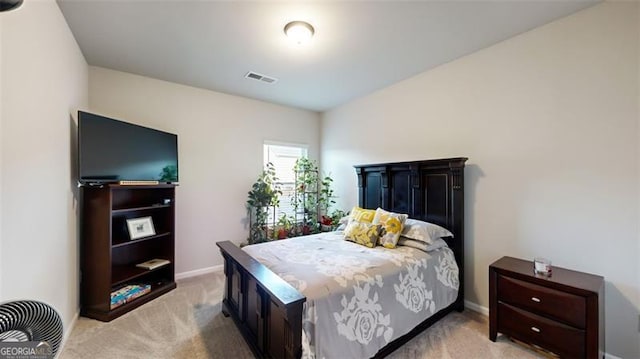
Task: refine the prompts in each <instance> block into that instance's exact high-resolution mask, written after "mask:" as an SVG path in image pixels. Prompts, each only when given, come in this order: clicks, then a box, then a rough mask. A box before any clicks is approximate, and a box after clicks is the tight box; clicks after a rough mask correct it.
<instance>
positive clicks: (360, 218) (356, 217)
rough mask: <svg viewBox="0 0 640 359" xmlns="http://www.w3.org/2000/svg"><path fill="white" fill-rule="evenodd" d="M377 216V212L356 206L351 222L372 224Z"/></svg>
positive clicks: (352, 211)
mask: <svg viewBox="0 0 640 359" xmlns="http://www.w3.org/2000/svg"><path fill="white" fill-rule="evenodd" d="M375 215H376V211H374V210H373V209H364V208H360V207H358V206H355V207H353V209H351V215H350V216H349V222H352V221H356V222H367V223H371V222H372V221H373V217H375Z"/></svg>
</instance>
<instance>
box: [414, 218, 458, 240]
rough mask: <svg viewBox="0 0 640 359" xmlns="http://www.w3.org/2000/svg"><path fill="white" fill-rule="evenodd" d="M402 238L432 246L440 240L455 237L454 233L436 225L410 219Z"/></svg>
mask: <svg viewBox="0 0 640 359" xmlns="http://www.w3.org/2000/svg"><path fill="white" fill-rule="evenodd" d="M402 236H404V237H407V238H409V239H415V240H417V241H422V242H425V243H427V244H432V243H433V241H435V240H436V239H438V238H442V237H453V233H451V232H449V230H447V229H446V228H442V227H440V226H438V225H436V224H433V223H429V222H424V221H419V220H417V219H411V218H408V219H407V220H406V221H405V222H404V229H403V230H402Z"/></svg>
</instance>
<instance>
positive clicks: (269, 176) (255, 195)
mask: <svg viewBox="0 0 640 359" xmlns="http://www.w3.org/2000/svg"><path fill="white" fill-rule="evenodd" d="M277 180H278V179H277V178H276V171H275V168H274V167H273V164H272V163H267V165H266V167H265V169H264V170H263V171H262V174H260V176H258V179H257V180H256V182H255V183H254V184H253V185H252V186H251V190H250V191H249V193H248V198H247V212H248V213H249V238H248V239H247V241H248V243H249V244H254V243H260V242H265V241H268V240H270V239H272V238H273V237H275V236H276V235H277V232H276V231H275V230H273V226H272V228H271V231H270V230H269V226H268V223H267V222H268V220H269V210H270V209H272V210H273V211H274V213H275V207H277V206H278V205H279V198H280V195H281V194H282V191H281V190H280V188H279V186H278V185H277Z"/></svg>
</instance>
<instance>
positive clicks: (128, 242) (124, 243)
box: [111, 232, 171, 248]
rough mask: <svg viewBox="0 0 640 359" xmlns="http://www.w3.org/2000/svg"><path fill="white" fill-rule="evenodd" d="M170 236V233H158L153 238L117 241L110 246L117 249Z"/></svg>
mask: <svg viewBox="0 0 640 359" xmlns="http://www.w3.org/2000/svg"><path fill="white" fill-rule="evenodd" d="M170 234H171V232H163V233H160V234H156V235H155V236H150V237H144V238H140V239H132V240H117V241H115V242H114V243H113V244H111V248H118V247H122V246H128V245H131V244H136V243H141V242H145V241H149V240H152V239H158V238H161V237H166V236H169V235H170Z"/></svg>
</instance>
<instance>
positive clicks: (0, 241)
mask: <svg viewBox="0 0 640 359" xmlns="http://www.w3.org/2000/svg"><path fill="white" fill-rule="evenodd" d="M2 24H3V21H2V17H0V299H1V298H4V297H3V296H2V101H3V97H2V88H3V87H4V86H3V85H2V84H3V82H2V48H3V46H2V38H3V36H2V31H3V25H2Z"/></svg>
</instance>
